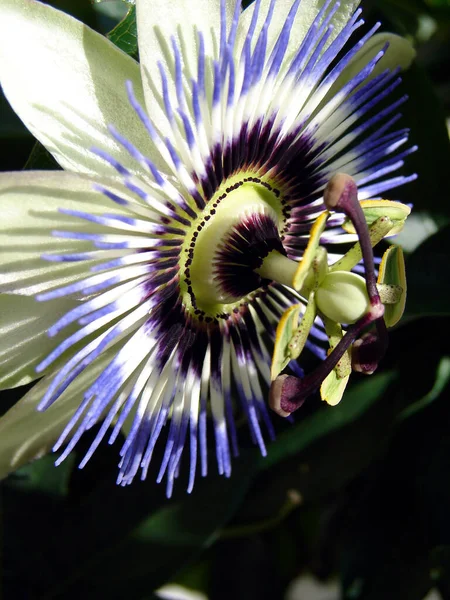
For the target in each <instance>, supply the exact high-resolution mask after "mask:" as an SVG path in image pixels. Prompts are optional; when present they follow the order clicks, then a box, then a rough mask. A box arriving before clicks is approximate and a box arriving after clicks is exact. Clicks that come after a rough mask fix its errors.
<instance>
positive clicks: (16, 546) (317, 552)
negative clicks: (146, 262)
mask: <svg viewBox="0 0 450 600" xmlns="http://www.w3.org/2000/svg"><path fill="white" fill-rule="evenodd" d="M344 1H345V0H344ZM192 2H195V0H192ZM49 4H53V5H54V6H57V7H58V8H61V9H63V10H65V11H66V12H68V13H70V14H72V15H74V16H76V17H77V18H79V19H81V20H83V21H84V22H85V23H87V24H89V25H90V26H92V27H93V28H95V29H97V30H99V31H101V32H102V33H107V32H109V31H111V30H113V28H114V27H115V25H116V24H117V22H118V19H119V15H120V13H122V15H124V14H125V12H126V8H127V7H126V5H123V6H121V4H120V2H104V3H103V4H102V5H94V4H90V3H89V1H88V0H60V1H56V0H55V1H54V2H49ZM106 5H108V6H106ZM121 8H122V11H120V9H121ZM363 8H364V15H365V18H366V20H367V22H368V24H371V23H373V22H374V21H375V20H378V19H380V20H382V22H383V29H385V30H390V31H395V32H397V33H400V34H402V35H406V36H407V37H408V38H409V39H410V40H411V41H413V42H414V44H415V46H416V49H417V53H418V54H417V60H416V62H415V63H414V65H413V66H412V68H411V69H410V70H409V71H408V72H407V73H406V74H405V75H404V89H406V91H407V93H408V94H409V96H410V100H409V102H408V104H407V105H406V106H405V107H404V109H403V113H404V119H403V123H404V125H406V126H409V127H411V141H412V143H415V144H418V145H419V151H418V152H417V153H416V154H414V155H413V156H412V157H411V159H410V160H408V172H413V171H416V172H417V173H418V174H419V180H418V181H417V182H414V183H412V184H409V185H407V186H405V187H404V188H401V189H399V190H398V192H397V191H395V198H396V199H399V200H402V201H403V202H407V203H409V202H412V203H413V204H414V213H415V214H416V215H417V219H416V221H415V228H414V229H411V230H410V231H409V232H407V233H405V234H404V236H403V238H402V240H403V242H404V244H405V247H406V249H407V250H409V252H408V253H407V273H408V284H409V288H408V304H407V311H406V316H405V318H404V320H403V321H402V323H401V324H400V325H399V326H398V327H397V328H396V329H395V330H394V331H392V332H391V335H390V347H389V351H388V354H387V357H386V358H385V360H384V362H383V364H382V365H381V367H380V369H379V370H378V372H377V373H376V374H375V375H374V376H372V377H371V378H364V377H362V376H360V377H358V376H355V377H354V378H353V381H352V383H351V386H350V388H349V391H348V392H347V393H346V395H345V397H344V400H343V401H342V403H341V404H340V405H339V406H338V407H336V408H333V409H330V408H327V407H325V406H323V404H322V403H321V402H320V401H319V400H318V398H312V399H310V400H309V402H308V403H307V406H306V407H305V409H304V410H302V411H300V412H299V413H298V415H297V416H296V422H295V424H294V425H293V426H290V425H286V424H284V423H281V424H279V425H278V429H279V435H278V440H277V441H276V442H275V443H274V444H272V445H271V446H270V448H269V456H268V458H267V459H265V460H262V459H261V458H260V457H259V456H258V451H257V450H256V449H253V448H250V445H249V444H248V441H246V437H245V434H243V445H242V448H243V451H242V455H241V457H240V459H238V460H237V461H235V463H234V466H233V469H234V471H233V475H232V477H231V479H230V480H223V479H220V478H218V477H215V476H214V475H211V476H209V477H208V478H207V479H206V480H203V481H199V482H198V484H197V486H196V488H195V490H194V492H193V494H192V495H191V496H187V495H186V494H185V492H184V490H183V489H182V487H183V486H182V485H179V486H178V489H177V490H176V494H175V497H174V498H173V499H172V500H170V501H167V500H166V498H165V495H164V489H163V488H162V487H161V486H157V485H156V484H155V483H153V480H152V477H149V479H148V480H147V481H146V482H145V483H141V482H138V481H137V482H136V483H135V484H134V485H133V486H131V487H130V488H126V489H122V488H117V487H115V485H114V480H115V475H116V461H117V447H113V448H110V447H107V446H106V445H102V446H101V447H100V449H99V450H98V451H97V453H96V454H95V456H94V457H93V459H92V460H91V461H90V463H89V465H88V466H87V467H86V468H85V469H84V470H83V471H81V472H80V471H78V470H77V469H76V464H77V462H78V460H79V457H80V456H82V455H83V453H84V450H85V449H86V448H87V447H88V445H89V443H90V442H89V440H84V441H83V442H82V443H81V444H80V447H79V448H78V450H77V453H74V455H73V456H72V457H71V458H70V459H69V460H67V461H66V462H65V463H64V464H63V465H62V466H61V467H59V468H58V469H55V468H54V467H53V458H52V457H46V458H44V459H41V460H39V461H36V462H35V463H33V464H32V465H28V466H26V467H23V468H22V469H21V470H20V471H19V472H17V473H16V474H15V475H12V476H10V477H9V478H8V479H7V480H6V481H5V482H3V484H2V489H1V504H0V510H1V519H2V542H3V543H2V546H3V554H2V557H1V573H2V583H1V584H0V586H1V587H0V596H1V594H2V593H3V596H4V597H5V598H8V599H9V598H12V599H17V600H22V599H46V600H50V599H53V598H55V599H57V598H64V599H66V598H67V599H72V598H84V599H101V598H108V599H111V600H112V599H116V598H117V599H119V598H127V599H136V600H138V599H139V600H147V599H150V598H152V597H154V596H153V595H152V593H153V590H155V589H156V588H158V587H159V586H161V585H163V584H164V583H166V582H168V581H170V580H176V581H179V582H182V583H184V584H186V585H188V586H190V587H193V588H196V589H199V590H203V592H204V593H205V594H207V596H208V598H210V599H212V600H222V599H223V600H225V599H230V598H232V599H235V600H241V599H242V600H266V599H270V600H278V599H280V600H281V599H283V598H284V597H285V594H286V589H287V587H288V586H289V584H290V583H291V582H292V581H293V580H294V579H295V578H296V577H298V576H299V575H301V574H304V573H308V572H309V573H313V574H314V575H315V577H316V578H317V579H319V580H327V579H328V578H330V577H334V578H335V579H337V581H338V582H339V585H340V587H341V597H342V598H343V599H345V600H353V599H364V600H390V599H392V600H422V598H424V596H425V595H426V593H427V592H428V591H429V590H430V588H432V587H435V588H437V589H439V591H440V593H441V595H442V597H443V598H444V599H447V598H450V511H449V507H450V435H449V423H450V419H449V417H450V398H449V397H448V396H449V393H448V392H449V387H448V381H449V377H450V356H449V350H448V347H449V339H450V337H449V336H450V326H449V320H448V313H449V308H450V281H449V268H448V262H447V256H448V247H447V243H448V240H449V235H450V228H449V220H450V194H449V187H450V184H449V170H450V161H449V157H450V152H449V144H448V132H447V129H446V125H445V118H446V116H448V113H449V110H450V84H449V78H448V73H449V72H450V69H449V66H450V46H449V38H450V3H449V1H448V0H383V1H375V0H372V1H371V0H368V1H366V2H365V3H364V5H363ZM105 11H108V12H109V16H108V14H106V13H105ZM0 35H1V23H0ZM110 37H111V39H112V40H113V41H114V42H115V43H117V44H118V45H119V46H120V47H121V48H123V49H124V50H125V51H127V52H129V53H130V54H134V55H135V56H137V54H136V37H135V22H134V10H133V9H132V8H131V9H130V12H129V14H128V16H127V18H126V21H125V22H124V23H123V24H121V25H119V26H118V27H117V28H116V29H114V30H113V32H112V34H110ZM0 114H1V121H0V139H1V150H0V153H1V169H2V170H10V169H12V170H20V169H22V168H56V165H54V164H53V163H52V160H51V159H49V157H48V156H47V155H46V154H45V152H43V151H42V149H41V148H39V147H38V146H35V143H34V140H33V138H32V137H31V135H30V134H29V133H28V132H27V130H26V129H25V128H24V127H23V126H22V124H21V123H20V121H19V120H18V119H17V117H15V115H14V114H13V113H12V111H11V110H10V109H9V107H8V105H7V102H6V100H4V99H3V98H0ZM30 154H31V156H30ZM0 217H1V207H0ZM25 391H26V390H24V389H18V390H14V391H12V392H3V393H2V399H1V402H2V404H1V405H0V406H1V410H2V411H3V412H4V411H6V410H7V408H8V407H9V406H11V405H12V404H13V403H14V402H15V401H17V399H19V398H20V397H21V396H22V395H23V393H24V392H25ZM83 446H84V447H83ZM323 598H324V599H325V596H324V597H323ZM299 600H315V598H314V597H313V596H312V595H306V596H305V595H304V596H301V597H299ZM317 600H321V597H320V596H318V597H317Z"/></svg>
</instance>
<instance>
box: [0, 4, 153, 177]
mask: <svg viewBox="0 0 450 600" xmlns="http://www.w3.org/2000/svg"><path fill="white" fill-rule="evenodd" d="M0 20H1V23H2V35H1V36H0V82H1V85H2V87H3V90H4V92H5V95H6V97H7V98H8V100H9V102H10V103H11V105H12V107H13V108H14V110H15V111H16V113H17V114H18V115H19V117H20V118H21V119H22V121H23V122H24V123H25V125H26V126H27V127H28V129H29V130H30V131H31V132H32V133H33V135H35V136H36V137H37V138H38V140H39V141H41V142H42V143H43V144H44V145H45V146H46V148H47V149H48V150H49V151H50V152H51V153H52V154H53V156H54V157H55V158H56V160H57V161H58V162H59V163H60V164H61V166H63V167H64V168H66V169H69V170H73V171H81V172H85V173H100V174H112V173H113V169H112V167H111V166H110V165H109V164H108V163H106V162H105V161H104V160H103V159H101V158H99V157H98V156H96V155H95V154H93V153H92V152H90V148H92V147H93V146H96V147H99V148H101V149H103V150H105V151H107V152H109V153H110V154H112V155H113V156H114V157H116V158H117V159H118V160H120V162H122V164H124V165H125V166H128V167H130V168H132V169H134V168H135V167H136V165H135V163H134V161H132V159H131V158H130V157H129V155H128V154H127V153H126V152H125V151H123V149H121V148H120V146H118V144H117V143H116V142H114V141H113V139H112V137H111V135H110V134H109V132H108V130H107V125H109V124H114V125H115V126H116V128H117V129H119V130H120V131H121V133H122V134H123V135H126V136H127V138H128V139H129V140H130V141H132V142H133V143H134V144H135V145H136V146H137V147H138V148H139V149H140V150H141V151H143V152H145V153H147V154H149V153H150V152H151V145H150V142H149V139H148V135H147V134H146V131H145V129H144V127H143V126H142V125H141V123H140V121H139V119H138V117H137V115H136V114H135V112H134V110H133V109H132V108H131V106H130V104H129V102H128V99H127V94H126V89H125V82H126V80H128V79H129V80H131V81H132V82H133V85H134V90H135V94H136V96H137V98H138V100H140V101H141V102H143V95H142V86H141V82H140V74H139V67H138V64H137V63H136V62H135V61H134V60H133V59H131V58H130V57H128V56H127V55H126V54H125V53H123V52H122V51H120V50H119V49H118V48H116V47H115V46H114V45H113V44H112V43H111V42H109V41H108V40H107V39H106V38H105V37H103V36H102V35H100V34H98V33H96V32H94V31H92V30H91V29H89V28H88V27H86V26H85V25H83V24H82V23H80V22H79V21H77V20H76V19H73V18H72V17H70V16H68V15H66V14H64V13H62V12H60V11H58V10H55V9H54V8H51V7H50V6H48V5H45V4H41V3H39V2H35V1H34V0H2V2H1V6H0Z"/></svg>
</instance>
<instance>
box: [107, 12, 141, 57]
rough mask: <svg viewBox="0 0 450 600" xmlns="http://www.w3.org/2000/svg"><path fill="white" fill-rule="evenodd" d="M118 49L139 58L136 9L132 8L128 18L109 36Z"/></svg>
mask: <svg viewBox="0 0 450 600" xmlns="http://www.w3.org/2000/svg"><path fill="white" fill-rule="evenodd" d="M107 37H108V38H109V39H110V40H111V41H112V42H113V44H115V45H116V46H117V47H118V48H120V49H121V50H123V51H124V52H126V53H127V54H129V55H130V56H132V57H133V58H136V59H137V58H138V54H139V51H138V42H137V27H136V7H135V6H134V5H131V6H130V9H129V10H128V13H127V15H126V17H125V18H124V19H123V20H122V21H121V22H120V23H119V24H118V25H116V27H114V29H113V30H112V31H111V32H110V33H108V36H107Z"/></svg>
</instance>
